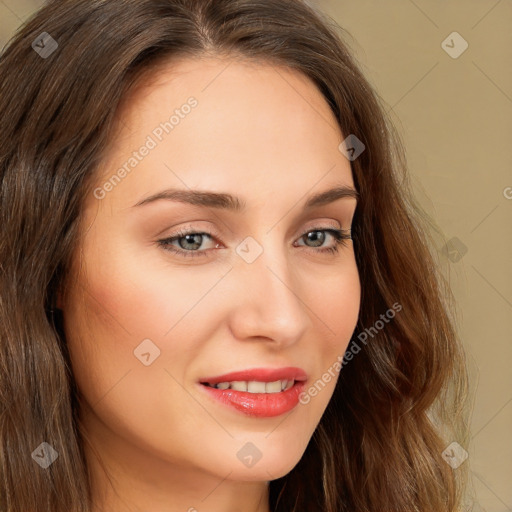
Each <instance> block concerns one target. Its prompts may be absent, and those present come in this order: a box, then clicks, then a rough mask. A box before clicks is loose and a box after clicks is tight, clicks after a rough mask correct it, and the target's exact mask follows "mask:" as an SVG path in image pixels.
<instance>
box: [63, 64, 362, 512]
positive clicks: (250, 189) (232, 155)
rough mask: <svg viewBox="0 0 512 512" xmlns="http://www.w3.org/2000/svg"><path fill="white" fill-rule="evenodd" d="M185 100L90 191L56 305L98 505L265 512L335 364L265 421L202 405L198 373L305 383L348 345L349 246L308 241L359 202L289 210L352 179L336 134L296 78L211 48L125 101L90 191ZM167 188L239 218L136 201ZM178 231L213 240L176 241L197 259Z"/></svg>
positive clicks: (353, 274)
mask: <svg viewBox="0 0 512 512" xmlns="http://www.w3.org/2000/svg"><path fill="white" fill-rule="evenodd" d="M190 96H194V97H195V98H196V99H197V101H198V105H197V107H196V108H194V109H192V111H191V113H190V114H188V115H187V116H185V117H184V118H183V119H180V123H179V124H178V125H177V126H175V128H174V130H173V131H172V132H171V133H170V134H168V135H165V136H164V138H163V140H162V142H159V144H158V146H157V147H156V148H154V149H153V150H151V151H150V153H149V154H148V156H146V157H145V158H144V159H143V160H142V161H141V162H139V163H138V165H137V167H136V168H134V169H133V170H132V171H131V172H130V173H129V174H128V175H127V176H126V177H125V178H124V179H123V180H122V181H121V182H120V183H119V184H117V185H116V186H115V187H113V189H112V190H111V191H110V192H108V193H107V194H106V195H105V197H103V198H102V199H98V198H97V197H95V196H94V195H93V194H91V195H88V196H87V197H86V198H85V209H84V212H83V217H82V218H81V223H82V224H81V225H82V227H83V229H84V231H83V236H82V238H81V240H80V246H79V250H78V251H77V252H76V253H75V255H74V258H73V267H72V276H71V279H70V280H69V282H68V285H69V286H67V287H66V291H65V294H61V295H60V298H59V301H60V304H59V306H60V308H61V309H62V310H63V312H64V327H65V332H66V336H67V342H68V346H69V350H70V355H71V359H72V366H73V372H74V376H75V379H76V382H77V384H78V387H79V390H80V392H81V394H82V396H83V398H82V402H83V403H82V407H81V410H80V418H81V422H82V424H83V428H84V431H85V433H86V437H87V440H88V443H86V445H85V449H86V456H87V461H88V464H89V466H90V468H91V475H92V481H93V496H94V502H95V510H98V511H99V510H104V511H107V510H108V511H109V512H125V511H145V512H164V511H165V512H174V511H176V512H177V511H180V512H183V511H190V512H192V511H194V510H197V511H198V512H201V511H202V510H208V512H239V511H240V510H244V511H248V512H250V511H254V512H268V510H269V508H268V482H269V481H270V480H273V479H276V478H279V477H281V476H283V475H285V474H287V473H288V472H289V471H290V470H291V469H292V468H293V467H294V466H295V465H296V464H297V463H298V461H299V460H300V458H301V456H302V454H303V453H304V450H305V449H306V447H307V445H308V442H309V441H310V438H311V436H312V434H313V432H314V430H315V428H316V426H317V425H318V423H319V421H320V419H321V417H322V414H323V412H324V411H325V408H326V407H327V404H328V402H329V400H330V398H331V396H332V393H333V391H334V387H335V384H336V381H337V377H338V373H336V378H334V379H331V381H330V382H328V383H327V384H325V387H324V388H323V389H322V390H321V391H320V392H319V393H318V394H317V396H315V397H314V398H311V400H310V401H309V403H308V404H305V405H304V404H301V403H299V404H298V406H297V407H295V408H294V409H293V410H292V411H291V412H290V413H285V414H283V415H280V416H277V417H271V418H254V417H250V416H247V415H245V414H242V413H240V412H238V411H236V410H233V409H230V408H228V407H226V406H225V405H223V404H220V403H218V402H217V401H214V400H212V399H210V397H209V396H207V395H206V393H204V391H203V390H202V389H201V388H200V385H199V384H198V381H199V379H200V378H201V377H205V376H211V375H221V374H224V373H227V372H230V371H235V370H242V369H249V368H255V367H272V368H278V367H282V366H297V367H301V368H303V369H304V370H305V371H306V373H307V374H308V386H309V385H311V384H312V383H314V382H316V381H317V380H318V379H320V378H321V376H322V374H323V373H324V372H325V371H327V369H328V368H329V367H332V365H333V363H335V361H337V360H338V358H339V356H342V355H343V354H344V352H345V350H346V348H347V346H348V343H349V340H350V337H351V335H352V333H353V331H354V329H355V326H356V322H357V316H358V311H359V305H360V282H359V275H358V269H357V266H356V261H355V257H354V250H353V243H352V241H351V240H347V241H346V245H345V246H339V252H338V253H321V252H320V249H322V248H326V247H332V246H334V245H335V243H334V237H332V236H331V235H329V234H328V233H326V232H323V233H324V236H325V238H324V240H323V243H322V244H321V246H320V247H317V246H316V244H315V243H314V242H311V241H309V243H308V239H307V236H304V235H305V234H306V233H308V232H309V231H316V230H317V229H319V228H322V229H326V228H343V229H349V228H350V226H351V222H352V218H353V215H354V211H355V207H356V200H355V199H354V198H344V199H339V200H337V201H335V202H333V203H331V204H328V205H325V206H322V207H319V208H316V209H315V210H312V211H310V212H304V211H303V210H302V206H303V204H304V202H305V200H306V198H307V197H308V196H309V195H311V194H314V193H317V192H321V191H324V190H327V189H328V188H331V187H333V186H336V185H340V184H343V185H347V186H351V187H354V183H353V180H352V174H351V168H350V162H349V161H348V160H347V159H346V158H345V157H344V156H343V154H342V153H341V152H340V151H339V150H338V146H339V144H340V143H341V141H342V140H343V139H344V138H345V136H346V135H343V134H342V133H341V131H340V130H339V128H338V126H337V123H336V120H335V118H334V116H333V114H332V112H331V110H330V108H329V106H328V104H327V103H326V101H325V99H324V98H323V96H322V95H321V93H320V92H319V91H318V90H317V88H316V87H315V86H314V84H313V83H312V82H310V81H309V80H308V79H307V78H306V77H304V76H302V75H301V74H299V73H298V72H296V71H293V70H288V69H286V68H283V67H274V66H272V65H270V64H266V63H261V62H259V63H255V62H248V61H241V60H235V59H227V58H220V57H219V58H214V57H208V58H206V57H205V58H203V59H190V58H187V59H182V60H179V61H173V62H172V64H170V63H169V64H166V66H165V67H163V68H160V69H159V71H158V72H155V73H154V74H153V75H152V77H151V80H149V81H148V82H147V83H145V84H144V87H143V88H139V89H136V90H134V91H133V92H132V94H131V95H130V96H129V97H127V101H126V102H125V103H124V106H123V108H122V109H121V110H120V112H119V120H120V121H121V123H120V131H119V134H118V136H117V137H116V139H115V141H114V142H113V143H112V145H111V146H110V152H109V154H108V156H107V157H106V158H105V160H104V161H103V162H102V166H101V168H100V169H99V171H98V176H97V180H96V182H97V184H98V186H100V187H101V186H102V185H103V184H104V183H105V180H106V179H108V178H109V177H111V176H112V174H113V173H115V171H116V170H117V169H118V168H119V167H121V166H122V165H123V163H124V162H126V161H127V159H128V158H129V157H130V156H131V154H132V152H133V151H134V150H137V149H138V148H140V146H141V145H142V144H144V142H145V141H146V139H147V136H148V135H149V134H151V133H152V131H153V130H154V129H155V127H157V126H158V125H159V124H160V123H161V122H163V121H164V120H167V119H168V118H169V116H170V114H171V113H172V111H173V110H174V109H175V108H179V107H180V106H181V105H183V104H184V103H185V102H186V101H187V99H188V98H189V97H190ZM170 187H176V188H180V189H194V190H195V189H200V190H208V191H215V192H229V193H231V194H235V195H237V196H239V197H240V198H241V199H243V200H244V201H245V202H246V203H247V210H246V211H245V212H243V213H234V212H229V211H227V210H226V211H224V210H219V209H214V208H205V207H201V206H193V205H188V204H184V203H180V202H176V201H168V200H159V201H156V202H153V203H150V204H147V205H145V206H140V207H133V205H135V204H136V203H137V202H139V201H140V200H142V199H144V198H146V197H149V196H150V195H152V194H154V193H156V192H159V191H161V190H164V189H166V188H170ZM188 227H191V228H193V230H194V231H195V232H199V233H201V232H203V233H204V232H207V233H212V234H213V236H214V238H213V239H209V238H208V237H203V238H202V240H201V239H200V240H199V241H198V243H197V244H196V246H195V247H197V246H199V244H201V245H200V248H199V249H197V248H194V247H193V248H190V247H191V246H193V245H194V243H193V240H192V242H191V241H190V239H189V240H188V242H189V243H188V245H187V243H186V242H187V240H184V239H183V238H182V239H181V243H182V245H181V246H180V245H179V241H177V242H174V244H173V245H174V246H175V247H176V248H181V249H182V250H184V251H186V250H188V251H194V250H195V251H196V252H197V251H204V252H208V253H210V255H209V256H204V255H203V256H199V257H197V258H190V257H189V258H187V257H180V256H178V255H176V254H174V253H171V252H168V251H166V249H165V248H163V247H162V246H159V245H158V243H157V242H158V240H161V239H165V238H168V237H171V236H174V234H175V233H176V232H177V231H179V230H180V229H181V228H188ZM217 234H218V236H217ZM248 236H250V237H252V238H253V239H254V240H255V241H257V242H258V244H260V246H261V248H262V249H263V252H262V253H261V254H260V255H259V256H258V257H257V258H256V259H255V260H254V261H253V262H252V263H247V261H245V260H244V259H243V258H242V257H240V256H239V255H238V254H237V252H236V248H237V246H238V245H239V244H240V242H242V240H244V239H245V238H246V237H248ZM319 243H321V241H320V242H319ZM183 247H185V248H183ZM251 250H253V249H251ZM144 339H150V340H152V342H153V343H154V344H155V345H156V346H157V347H158V348H159V350H160V356H159V357H157V358H156V359H154V361H153V362H152V363H151V364H150V365H148V366H146V365H144V364H142V363H141V361H140V360H139V359H137V358H136V357H135V355H134V350H135V349H136V348H137V347H138V346H139V344H140V343H141V342H142V340H144ZM247 442H251V443H253V444H254V445H255V446H256V447H257V448H258V450H259V451H260V452H261V454H262V456H261V459H260V460H259V461H258V462H257V463H256V464H255V465H253V466H252V467H247V466H246V465H244V464H243V463H242V462H241V461H240V460H239V459H238V458H237V452H238V451H239V450H240V449H241V448H242V447H243V446H244V445H245V443H247ZM98 457H99V458H101V462H102V464H103V466H102V465H101V464H100V462H99V460H98ZM103 467H105V468H106V469H107V470H108V472H109V475H110V480H109V479H108V478H107V477H106V475H105V472H104V471H103Z"/></svg>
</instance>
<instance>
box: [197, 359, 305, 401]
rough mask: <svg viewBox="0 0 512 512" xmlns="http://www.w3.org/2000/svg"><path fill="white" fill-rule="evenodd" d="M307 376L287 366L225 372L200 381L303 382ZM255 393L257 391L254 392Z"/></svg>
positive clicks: (213, 382) (301, 370) (297, 369)
mask: <svg viewBox="0 0 512 512" xmlns="http://www.w3.org/2000/svg"><path fill="white" fill-rule="evenodd" d="M307 378H308V376H307V374H306V372H305V371H304V370H303V369H302V368H296V367H294V366H287V367H285V368H252V369H250V370H241V371H238V372H231V373H226V374H224V375H217V376H215V377H205V378H202V379H200V380H199V382H200V383H207V382H208V383H210V384H218V383H219V382H233V381H234V380H244V381H251V380H252V381H254V380H255V381H258V382H274V381H276V380H285V379H286V380H292V379H293V380H295V381H300V382H303V381H305V380H307ZM255 394H257V393H255Z"/></svg>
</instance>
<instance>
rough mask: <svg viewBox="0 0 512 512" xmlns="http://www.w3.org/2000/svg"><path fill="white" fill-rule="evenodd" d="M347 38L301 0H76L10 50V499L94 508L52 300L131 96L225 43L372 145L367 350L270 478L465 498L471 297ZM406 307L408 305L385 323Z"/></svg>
mask: <svg viewBox="0 0 512 512" xmlns="http://www.w3.org/2000/svg"><path fill="white" fill-rule="evenodd" d="M342 32H343V29H341V28H339V27H337V26H336V24H335V23H334V22H333V21H332V20H331V19H330V18H328V17H327V16H325V15H323V14H320V13H318V12H316V10H315V9H314V8H313V7H311V6H310V5H308V4H307V3H306V2H305V1H302V0H137V1H131V2H127V1H121V0H58V1H50V2H48V3H47V4H46V5H45V6H44V7H43V8H42V9H40V10H39V11H38V12H37V13H36V14H35V15H34V16H33V17H32V18H31V19H30V20H29V21H28V22H27V23H26V24H25V25H24V26H23V27H22V28H21V29H20V30H19V31H18V32H17V33H16V35H15V36H14V37H13V39H12V40H11V41H9V43H8V45H7V46H6V47H5V48H4V50H3V53H2V54H1V57H0V283H1V287H0V289H1V296H0V384H1V385H0V398H1V402H0V446H1V447H0V486H1V487H0V512H43V511H48V510H52V511H53V512H69V511H73V512H74V511H81V512H89V511H90V508H91V495H90V488H89V480H88V478H89V476H88V470H87V466H86V461H85V457H84V452H83V443H84V442H86V439H84V436H83V432H82V430H81V426H80V423H79V421H78V414H77V409H78V393H79V390H77V389H76V385H75V383H74V380H73V373H72V370H71V365H70V360H69V356H68V353H67V350H66V341H65V334H64V332H63V331H62V326H61V322H59V317H58V316H56V317H54V316H52V315H51V314H50V313H49V310H50V309H51V307H52V305H53V304H55V299H56V292H57V289H58V287H59V286H60V285H61V283H65V282H66V280H67V279H68V274H69V268H70V266H69V264H70V261H71V258H72V254H73V251H74V250H75V248H76V247H77V244H78V241H79V234H80V233H79V229H78V227H79V220H80V217H81V208H82V203H83V200H84V197H86V194H89V193H91V183H93V181H94V180H93V177H94V176H95V170H96V169H97V168H98V165H99V164H100V163H101V161H102V156H103V155H104V154H105V152H106V150H107V149H108V147H109V144H110V143H111V141H112V136H113V133H114V126H115V122H116V112H117V111H118V106H119V105H120V102H121V100H122V99H123V97H124V96H125V94H126V93H127V91H128V90H129V88H130V87H133V84H135V83H136V81H137V80H138V79H139V78H140V77H142V76H143V74H144V75H147V74H148V73H150V72H151V71H152V70H153V71H154V70H155V69H156V66H157V65H158V63H161V62H163V61H164V60H165V61H168V60H169V59H171V60H172V59H173V58H176V57H178V56H180V57H183V56H190V57H200V56H204V55H208V54H211V55H220V54H223V55H230V56H233V57H236V58H246V59H256V60H260V61H264V62H270V63H273V64H275V65H277V66H279V65H281V66H286V67H288V68H292V69H295V70H297V71H298V72H301V73H303V74H304V75H306V76H307V77H309V78H310V79H311V80H312V82H313V83H314V84H315V85H316V86H317V87H318V88H319V90H320V91H321V93H322V94H323V96H324V97H325V99H326V101H327V102H328V104H329V106H330V108H331V109H332V111H333V112H334V114H335V117H336V119H337V121H338V122H339V126H340V128H341V130H342V133H343V134H344V136H347V135H349V134H353V135H355V136H356V137H357V138H358V139H360V140H361V141H362V142H363V143H364V145H365V150H364V151H363V152H362V153H361V154H360V155H359V156H358V157H357V158H356V159H355V160H353V161H351V165H352V173H353V178H354V183H355V186H356V188H357V190H358V192H359V195H360V198H359V199H360V200H359V203H358V206H357V210H356V214H355V217H354V220H353V225H352V230H353V237H354V250H355V254H356V260H357V264H358V269H359V273H360V279H361V287H362V297H361V309H360V315H359V320H358V324H357V327H356V330H355V332H354V336H353V339H352V340H351V343H350V345H349V347H348V350H347V352H353V354H354V355H353V358H352V359H351V360H350V361H346V364H343V367H342V369H341V372H340V374H339V380H338V383H337V385H336V388H335V391H334V395H333V397H332V399H331V401H330V403H329V405H328V407H327V409H326V411H325V414H324V415H323V417H322V419H321V421H320V423H319V425H318V427H317V429H316V431H315V432H314V434H313V437H312V439H311V441H310V443H309V445H308V447H307V449H306V451H305V453H304V454H303V456H302V458H301V460H300V461H299V462H298V464H297V465H296V467H294V468H293V469H292V470H291V471H290V473H288V474H287V475H285V476H283V477H282V478H279V479H277V480H273V481H271V482H270V484H269V486H270V507H271V510H272V511H273V512H278V511H279V512H290V511H307V512H314V511H322V512H349V511H350V512H377V511H378V512H382V511H385V512H406V511H407V512H411V511H418V512H432V511H435V512H453V511H455V510H457V508H458V507H459V506H460V499H461V495H462V492H463V489H464V483H465V479H466V473H467V464H463V465H462V466H460V467H459V468H457V469H452V467H451V466H450V465H449V464H448V463H447V462H446V461H445V459H444V458H443V456H442V452H443V450H444V449H445V448H446V447H447V446H448V445H449V444H450V443H451V442H452V441H456V442H458V443H459V444H460V445H462V446H465V445H466V443H467V441H468V434H467V419H466V417H465V413H464V411H465V408H464V404H465V397H466V395H467V392H466V388H467V373H466V367H465V357H464V352H463V350H462V346H461V344H460V341H459V340H458V338H457V333H456V329H455V327H454V325H455V321H454V316H453V308H454V306H453V297H452V296H451V292H450V290H449V287H448V284H447V282H446V279H445V278H444V277H443V276H442V273H441V272H440V270H439V265H438V263H437V262H436V261H435V257H434V255H433V251H432V249H431V247H429V245H432V239H431V237H430V234H429V231H430V230H431V229H435V226H434V224H433V222H432V221H431V220H430V219H429V218H428V217H427V216H426V215H425V213H424V212H423V211H422V210H421V209H420V208H419V206H418V205H417V204H416V203H415V201H414V199H413V194H412V192H411V190H410V186H409V183H408V178H407V172H406V162H405V156H404V155H405V152H404V150H403V147H402V144H401V141H400V137H399V135H398V134H397V132H396V130H395V128H393V126H392V124H391V122H390V121H389V120H388V119H387V116H386V115H385V109H384V107H383V105H382V101H381V100H380V98H379V96H378V95H377V93H376V92H375V91H374V90H373V89H372V87H371V86H370V84H369V83H368V81H367V80H366V79H365V78H364V76H363V75H362V73H361V71H360V70H359V68H358V65H357V64H356V61H355V60H354V58H353V57H352V55H351V53H352V52H351V51H350V50H349V47H348V45H347V43H345V42H343V38H342V35H343V34H342ZM43 33H46V34H47V35H45V34H43ZM38 41H39V43H38ZM397 304H398V305H399V306H400V311H399V312H397V313H396V314H395V315H394V318H393V319H392V320H390V321H388V322H386V325H385V326H384V327H383V328H379V327H378V326H377V327H375V326H376V325H378V324H377V322H378V321H379V319H381V317H382V315H383V314H385V313H386V312H387V311H388V310H392V309H393V305H395V309H397V307H396V305H397ZM381 323H382V321H381ZM372 329H373V330H372ZM363 332H365V333H366V338H365V337H364V335H362V334H361V333H363ZM370 333H371V336H369V334H370ZM363 340H364V341H365V343H362V341H363ZM357 347H358V348H359V350H358V349H357ZM42 442H47V443H48V444H49V445H51V446H52V447H53V448H54V449H55V450H56V451H57V452H58V461H57V462H56V463H53V464H51V465H50V466H49V467H48V468H47V469H46V470H42V469H41V467H40V466H39V465H38V464H36V463H35V462H34V460H33V457H32V456H31V454H32V453H33V451H34V450H35V449H36V448H38V447H39V446H40V445H41V443H42Z"/></svg>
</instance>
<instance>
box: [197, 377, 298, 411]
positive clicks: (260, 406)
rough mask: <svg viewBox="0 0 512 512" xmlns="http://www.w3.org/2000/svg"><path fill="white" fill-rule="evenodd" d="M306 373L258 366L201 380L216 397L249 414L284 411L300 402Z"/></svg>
mask: <svg viewBox="0 0 512 512" xmlns="http://www.w3.org/2000/svg"><path fill="white" fill-rule="evenodd" d="M306 380H307V375H306V372H304V370H302V369H301V368H291V367H289V368H280V369H269V368H257V369H253V370H246V371H241V372H232V373H228V374H224V375H219V376H216V377H209V378H204V379H201V380H200V381H199V384H201V386H202V388H203V389H204V390H205V391H206V393H207V394H208V395H209V396H210V397H211V398H213V399H214V400H215V401H220V402H221V403H222V404H224V405H227V406H229V407H231V408H234V409H236V410H238V411H240V412H242V413H244V414H246V415H249V416H259V417H270V416H278V415H281V414H284V413H285V412H288V411H290V410H291V409H293V408H294V407H295V406H296V405H297V404H298V402H299V396H300V393H301V392H302V391H303V389H304V387H305V382H306Z"/></svg>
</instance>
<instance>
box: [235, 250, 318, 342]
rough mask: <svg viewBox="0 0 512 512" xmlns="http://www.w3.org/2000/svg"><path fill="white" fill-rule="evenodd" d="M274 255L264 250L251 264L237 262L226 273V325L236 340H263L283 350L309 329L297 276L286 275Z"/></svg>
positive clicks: (285, 265)
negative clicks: (229, 301)
mask: <svg viewBox="0 0 512 512" xmlns="http://www.w3.org/2000/svg"><path fill="white" fill-rule="evenodd" d="M278 253H279V251H278V250H272V251H271V250H268V249H265V250H264V251H263V252H262V253H261V254H260V255H259V256H258V258H257V259H256V260H255V261H253V262H252V263H247V262H246V261H244V260H243V259H240V260H237V261H236V263H235V266H234V268H233V270H232V271H231V272H230V274H231V278H232V280H231V281H230V283H231V285H232V286H233V287H234V288H235V290H233V292H232V293H230V296H231V297H233V305H232V309H231V314H230V317H229V322H230V327H231V331H232V333H233V335H234V336H235V337H236V338H237V339H239V340H248V339H255V338H266V339H267V340H272V342H274V343H275V344H276V346H279V347H280V348H283V347H286V346H289V345H291V344H293V343H295V342H297V341H298V340H300V338H301V337H302V336H303V334H304V332H305V331H306V329H307V328H308V327H309V326H310V325H311V319H310V317H309V315H308V311H309V308H308V307H307V302H306V299H305V298H304V297H302V296H301V293H300V292H301V290H300V273H299V272H290V268H289V265H288V262H287V261H286V258H285V256H284V255H283V254H282V253H281V254H278Z"/></svg>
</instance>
